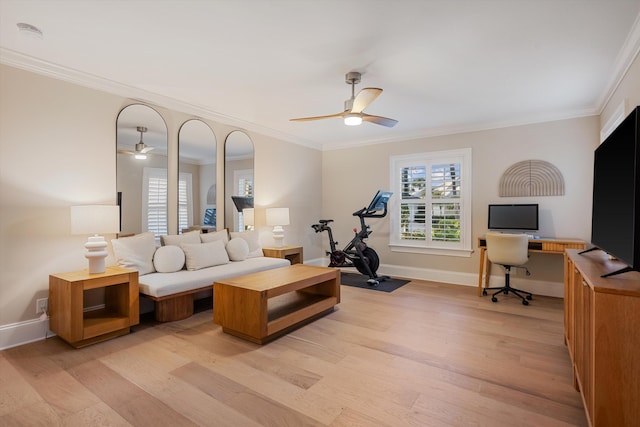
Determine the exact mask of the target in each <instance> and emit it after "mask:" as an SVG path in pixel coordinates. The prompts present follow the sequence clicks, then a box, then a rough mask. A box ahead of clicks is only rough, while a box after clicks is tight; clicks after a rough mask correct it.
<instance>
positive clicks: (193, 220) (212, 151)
mask: <svg viewBox="0 0 640 427" xmlns="http://www.w3.org/2000/svg"><path fill="white" fill-rule="evenodd" d="M178 149H179V151H178V154H179V163H178V233H182V232H185V231H187V230H192V229H202V231H203V232H207V231H209V230H215V229H216V223H217V206H216V194H217V191H216V136H215V134H214V133H213V131H212V130H211V128H210V127H209V126H208V125H207V124H206V123H204V122H203V121H202V120H197V119H193V120H188V121H186V122H184V123H183V125H182V126H181V127H180V132H179V133H178Z"/></svg>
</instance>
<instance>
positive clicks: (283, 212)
mask: <svg viewBox="0 0 640 427" xmlns="http://www.w3.org/2000/svg"><path fill="white" fill-rule="evenodd" d="M267 225H289V208H269V209H267Z"/></svg>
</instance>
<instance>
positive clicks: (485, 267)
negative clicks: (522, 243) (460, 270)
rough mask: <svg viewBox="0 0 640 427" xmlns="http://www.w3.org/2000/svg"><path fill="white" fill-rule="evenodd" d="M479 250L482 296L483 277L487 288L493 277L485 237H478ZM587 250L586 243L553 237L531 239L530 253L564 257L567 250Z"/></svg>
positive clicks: (479, 277) (479, 276)
mask: <svg viewBox="0 0 640 427" xmlns="http://www.w3.org/2000/svg"><path fill="white" fill-rule="evenodd" d="M478 248H479V249H480V269H479V272H478V296H482V288H483V275H484V287H485V288H488V287H489V277H490V276H491V263H490V262H489V258H487V257H486V252H487V239H486V238H485V237H484V236H481V237H478ZM586 248H587V244H586V243H585V242H584V241H582V240H578V239H556V238H551V237H541V238H531V239H529V252H541V253H545V254H559V255H563V254H564V251H565V249H579V250H584V249H586ZM485 271H486V273H485Z"/></svg>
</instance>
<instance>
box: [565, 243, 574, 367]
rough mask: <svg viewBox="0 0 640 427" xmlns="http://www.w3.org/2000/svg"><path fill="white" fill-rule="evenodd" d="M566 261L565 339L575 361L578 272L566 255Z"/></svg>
mask: <svg viewBox="0 0 640 427" xmlns="http://www.w3.org/2000/svg"><path fill="white" fill-rule="evenodd" d="M564 261H565V265H564V339H565V343H566V344H567V347H568V348H569V355H570V356H571V360H572V361H573V355H574V352H573V347H572V346H573V343H574V341H575V340H574V338H573V331H574V322H573V306H574V304H575V303H574V300H573V279H574V277H575V273H577V270H576V268H575V266H574V264H573V261H571V259H570V258H569V257H568V256H567V255H565V257H564Z"/></svg>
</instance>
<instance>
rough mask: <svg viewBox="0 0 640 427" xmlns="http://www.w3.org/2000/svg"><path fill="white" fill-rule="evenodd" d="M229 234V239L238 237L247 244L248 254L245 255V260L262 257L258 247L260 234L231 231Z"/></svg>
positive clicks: (260, 249)
mask: <svg viewBox="0 0 640 427" xmlns="http://www.w3.org/2000/svg"><path fill="white" fill-rule="evenodd" d="M230 234H231V239H234V238H236V237H239V238H241V239H244V240H245V241H246V242H247V244H248V245H249V253H248V254H247V258H255V257H259V256H263V255H264V254H263V253H262V246H261V245H260V234H259V233H258V231H257V230H254V231H244V232H237V231H232V232H231V233H230Z"/></svg>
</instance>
